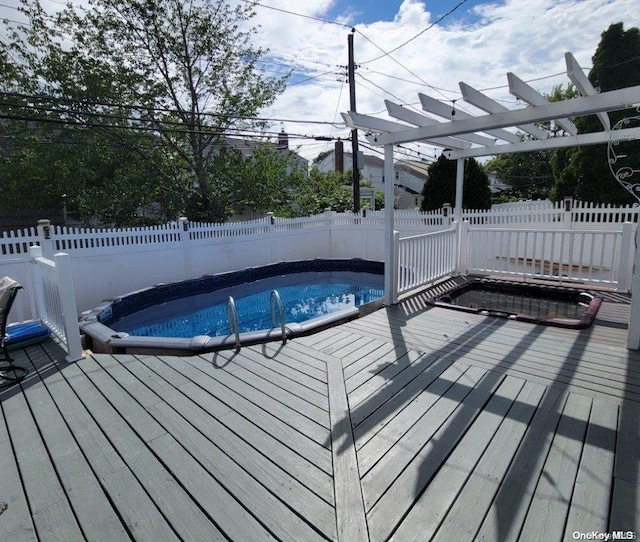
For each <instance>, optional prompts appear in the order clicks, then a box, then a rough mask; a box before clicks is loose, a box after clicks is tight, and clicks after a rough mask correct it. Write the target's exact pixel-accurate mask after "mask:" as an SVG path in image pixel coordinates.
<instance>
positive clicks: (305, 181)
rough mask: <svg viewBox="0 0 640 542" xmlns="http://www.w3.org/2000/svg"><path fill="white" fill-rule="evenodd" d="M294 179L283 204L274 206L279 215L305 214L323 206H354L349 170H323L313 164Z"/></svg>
mask: <svg viewBox="0 0 640 542" xmlns="http://www.w3.org/2000/svg"><path fill="white" fill-rule="evenodd" d="M297 181H298V183H297V184H296V185H295V186H292V187H291V189H290V192H289V198H288V200H287V201H286V204H283V205H281V206H280V207H279V208H277V214H278V215H279V216H288V217H289V216H308V215H314V214H319V213H322V212H324V211H325V210H326V209H331V210H332V211H338V212H345V211H350V210H352V209H353V191H352V188H351V185H350V182H351V170H347V171H345V172H344V173H340V172H337V171H329V172H328V173H322V172H321V171H320V170H319V169H318V168H316V167H313V168H311V171H310V172H309V175H308V176H300V177H299V178H298V179H297ZM283 203H284V202H283Z"/></svg>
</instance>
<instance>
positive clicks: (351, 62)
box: [347, 28, 360, 213]
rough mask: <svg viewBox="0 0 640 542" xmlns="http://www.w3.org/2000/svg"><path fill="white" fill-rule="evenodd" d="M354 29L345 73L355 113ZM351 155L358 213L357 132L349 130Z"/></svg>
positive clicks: (351, 105) (356, 210) (348, 40)
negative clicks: (347, 75)
mask: <svg viewBox="0 0 640 542" xmlns="http://www.w3.org/2000/svg"><path fill="white" fill-rule="evenodd" d="M355 31H356V29H355V28H352V29H351V34H349V36H348V37H347V42H348V45H349V65H348V66H347V73H348V74H349V98H350V101H351V103H350V107H351V111H353V112H354V113H355V112H356V81H355V77H354V74H355V70H356V65H355V62H354V60H353V34H354V33H355ZM351 154H352V159H351V162H352V168H351V169H352V172H353V181H352V182H353V212H354V213H359V212H360V170H359V169H358V130H357V129H355V128H354V129H353V130H351Z"/></svg>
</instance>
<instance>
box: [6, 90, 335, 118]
mask: <svg viewBox="0 0 640 542" xmlns="http://www.w3.org/2000/svg"><path fill="white" fill-rule="evenodd" d="M0 96H4V97H12V98H21V99H25V100H38V101H44V102H54V103H71V104H78V105H86V106H98V107H111V108H115V109H118V108H120V109H131V110H142V111H144V112H148V111H157V112H161V113H170V114H181V113H184V111H180V110H178V109H171V108H167V107H147V106H144V105H129V104H123V103H113V102H102V101H94V100H73V99H71V98H61V97H55V96H51V95H45V94H24V93H20V92H2V91H0ZM0 105H6V106H10V107H24V108H27V109H29V108H37V106H34V105H23V104H15V103H1V102H0ZM42 109H45V108H42ZM57 112H68V113H73V114H78V115H84V114H95V115H98V116H100V113H89V112H84V111H74V110H66V109H61V110H59V111H57ZM200 115H202V116H207V117H226V118H232V119H238V120H253V121H264V122H284V123H291V124H318V125H325V126H335V124H336V123H335V122H329V121H319V120H295V119H284V118H269V117H252V116H248V115H226V114H220V113H211V112H206V111H204V112H201V113H200ZM119 118H120V119H121V120H138V119H137V118H135V117H133V118H131V117H125V116H121V117H119ZM167 122H169V121H167Z"/></svg>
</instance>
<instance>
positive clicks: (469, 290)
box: [428, 278, 602, 329]
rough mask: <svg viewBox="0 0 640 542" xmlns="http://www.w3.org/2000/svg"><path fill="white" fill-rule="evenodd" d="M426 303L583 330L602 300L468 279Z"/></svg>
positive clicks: (557, 290) (573, 291)
mask: <svg viewBox="0 0 640 542" xmlns="http://www.w3.org/2000/svg"><path fill="white" fill-rule="evenodd" d="M428 301H429V303H430V304H432V305H436V306H439V307H446V308H449V309H455V310H460V311H466V312H474V313H480V314H486V315H491V316H501V317H504V318H512V319H515V320H522V321H526V322H532V323H536V324H545V325H549V326H556V327H565V328H576V329H582V328H587V327H589V326H590V325H591V324H592V323H593V320H594V319H595V317H596V314H597V313H598V309H599V308H600V304H601V303H602V296H600V295H597V294H595V293H593V292H588V291H585V290H580V289H577V288H563V287H558V286H546V285H539V284H527V283H520V282H508V281H501V280H493V279H480V278H468V279H466V280H465V281H463V282H462V283H460V284H457V285H454V286H453V287H451V288H450V289H448V290H446V291H444V292H441V293H439V294H438V295H436V296H434V297H432V298H431V299H429V300H428Z"/></svg>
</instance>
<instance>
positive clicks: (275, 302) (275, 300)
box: [269, 290, 287, 344]
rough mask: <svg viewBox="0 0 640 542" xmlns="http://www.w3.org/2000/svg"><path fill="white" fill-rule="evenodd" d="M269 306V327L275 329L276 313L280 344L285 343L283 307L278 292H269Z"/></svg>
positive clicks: (285, 329) (285, 331) (285, 332)
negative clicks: (280, 335)
mask: <svg viewBox="0 0 640 542" xmlns="http://www.w3.org/2000/svg"><path fill="white" fill-rule="evenodd" d="M269 305H270V306H271V327H272V328H273V329H275V327H276V311H277V312H278V316H280V331H281V333H282V344H286V343H287V328H286V326H285V322H284V307H283V306H282V299H280V294H279V293H278V290H271V297H270V299H269Z"/></svg>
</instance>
